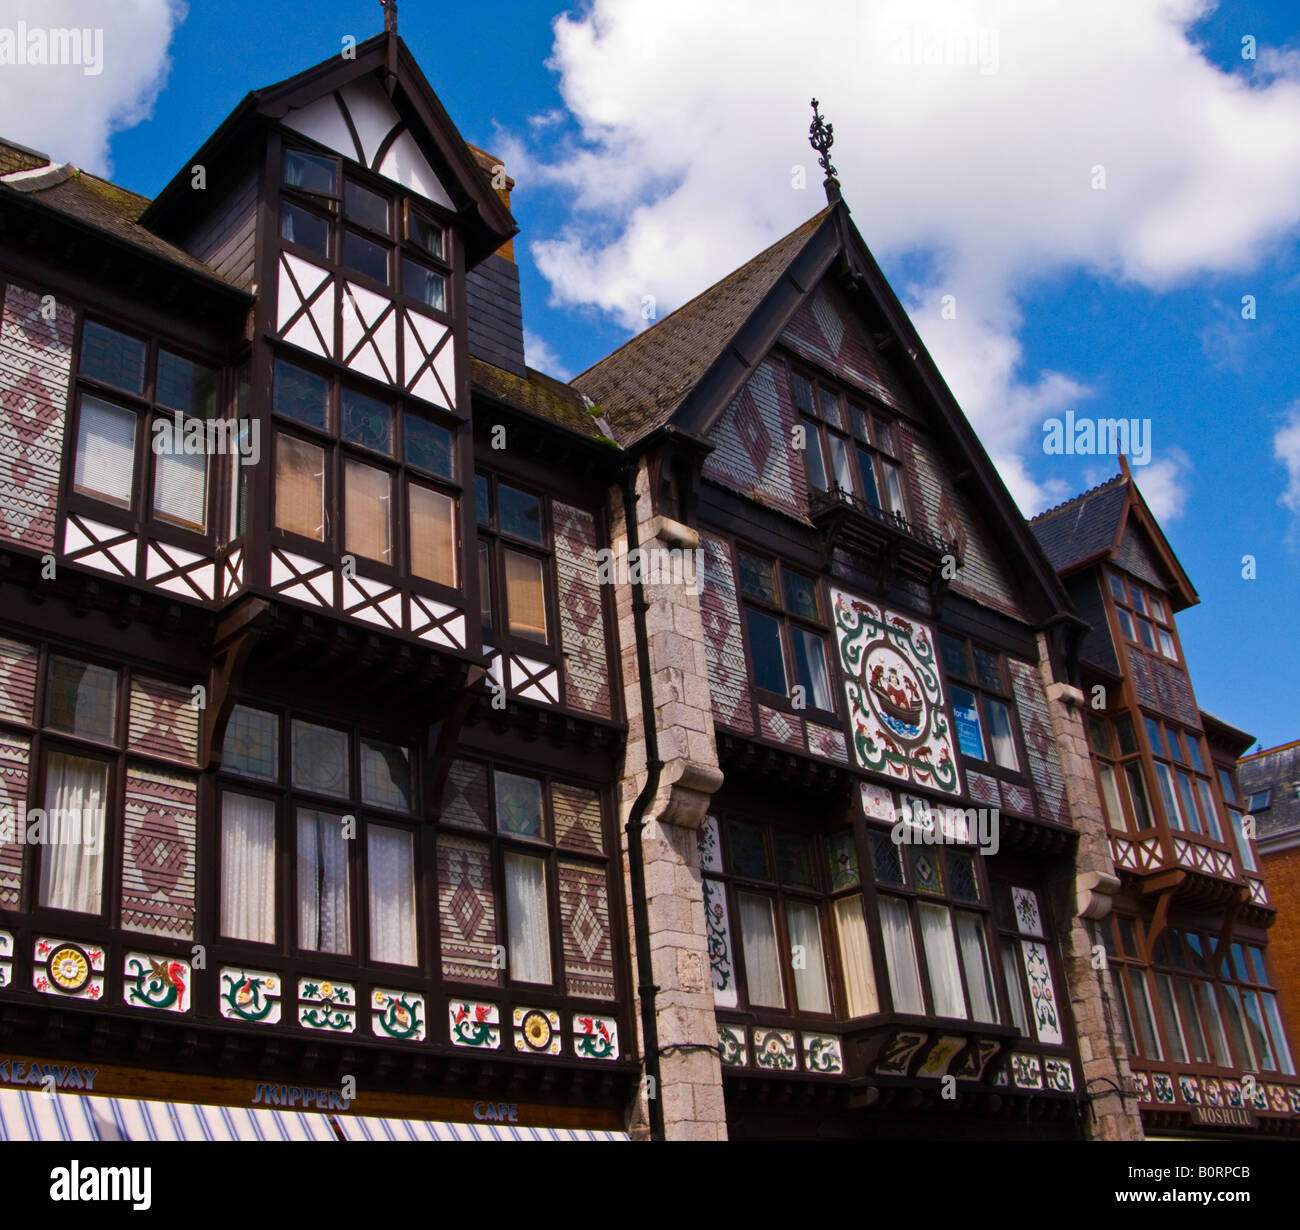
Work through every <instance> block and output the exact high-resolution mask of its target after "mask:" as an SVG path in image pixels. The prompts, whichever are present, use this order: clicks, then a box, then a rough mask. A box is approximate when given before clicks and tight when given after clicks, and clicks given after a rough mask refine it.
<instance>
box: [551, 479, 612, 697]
mask: <svg viewBox="0 0 1300 1230" xmlns="http://www.w3.org/2000/svg"><path fill="white" fill-rule="evenodd" d="M551 518H552V529H553V532H554V539H555V567H556V573H557V576H558V581H559V586H558V588H559V594H560V637H561V640H562V642H563V646H564V654H565V664H564V703H565V704H566V705H568V706H569V707H570V708H571V709H581V710H582V711H583V712H584V713H594V714H596V715H597V716H598V717H609V716H610V715H611V709H610V696H611V690H610V687H609V659H608V655H607V653H606V649H605V617H604V611H603V609H602V606H601V594H600V584H599V579H598V569H597V561H596V550H597V539H596V519H595V517H593V516H592V514H591V513H589V512H587V511H585V510H584V509H581V508H574V507H573V506H572V505H570V504H562V503H560V502H559V501H558V500H555V501H552V503H551Z"/></svg>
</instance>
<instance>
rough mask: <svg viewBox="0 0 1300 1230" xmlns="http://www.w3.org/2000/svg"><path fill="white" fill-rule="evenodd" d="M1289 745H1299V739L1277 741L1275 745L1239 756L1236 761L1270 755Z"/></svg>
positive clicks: (1282, 750) (1284, 749)
mask: <svg viewBox="0 0 1300 1230" xmlns="http://www.w3.org/2000/svg"><path fill="white" fill-rule="evenodd" d="M1289 747H1300V739H1292V740H1291V742H1290V743H1279V744H1278V745H1277V747H1265V748H1261V749H1260V750H1259V751H1258V752H1251V753H1250V755H1249V756H1242V757H1240V759H1238V761H1237V763H1238V764H1240V763H1241V762H1242V761H1243V760H1255V759H1258V758H1259V757H1260V756H1271V755H1272V754H1273V753H1274V752H1285V751H1286V750H1287V748H1289Z"/></svg>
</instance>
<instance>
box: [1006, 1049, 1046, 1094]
mask: <svg viewBox="0 0 1300 1230" xmlns="http://www.w3.org/2000/svg"><path fill="white" fill-rule="evenodd" d="M1011 1075H1012V1078H1013V1079H1014V1080H1015V1082H1016V1088H1017V1089H1041V1088H1042V1087H1043V1070H1042V1065H1041V1063H1040V1061H1039V1058H1038V1056H1037V1055H1012V1056H1011Z"/></svg>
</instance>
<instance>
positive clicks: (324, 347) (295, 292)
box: [275, 252, 335, 359]
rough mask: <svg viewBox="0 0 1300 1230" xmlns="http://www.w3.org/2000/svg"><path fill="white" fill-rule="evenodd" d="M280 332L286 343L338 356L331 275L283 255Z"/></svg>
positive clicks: (279, 306)
mask: <svg viewBox="0 0 1300 1230" xmlns="http://www.w3.org/2000/svg"><path fill="white" fill-rule="evenodd" d="M278 293H279V298H278V300H277V303H276V307H277V312H276V325H275V329H276V332H277V333H278V334H279V335H280V337H282V338H283V339H284V340H285V341H286V342H292V343H293V344H294V345H295V346H298V347H301V348H302V349H303V350H308V351H310V352H311V353H312V354H316V355H320V356H321V358H323V359H332V358H333V357H334V337H335V333H334V283H333V281H332V280H331V278H330V275H329V272H328V271H327V270H325V269H321V268H320V267H319V266H317V265H313V264H312V263H311V262H310V261H306V260H303V258H302V257H301V256H294V255H293V254H292V253H290V252H281V253H280V282H279V290H278Z"/></svg>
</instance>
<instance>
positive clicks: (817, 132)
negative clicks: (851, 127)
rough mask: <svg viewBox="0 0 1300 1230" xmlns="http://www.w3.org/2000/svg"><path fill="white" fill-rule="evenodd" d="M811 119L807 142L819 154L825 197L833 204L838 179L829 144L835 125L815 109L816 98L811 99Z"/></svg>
mask: <svg viewBox="0 0 1300 1230" xmlns="http://www.w3.org/2000/svg"><path fill="white" fill-rule="evenodd" d="M812 109H813V119H812V123H811V124H809V125H808V144H809V145H811V146H812V147H813V149H815V150H816V151H817V153H818V155H819V157H818V159H817V163H818V165H819V166H820V167H821V169H822V170H823V171H824V172H825V173H826V179H825V182H824V187H825V188H826V199H827V200H828V201H829V202H830V203H831V204H832V205H833V204H834V203H835V202H836V201H838V200H839V199H840V181H839V180H838V179H837V178H836V175H837V172H836V170H835V167H834V165H833V164H832V162H831V146H832V145H834V144H835V125H834V124H828V123H827V122H826V120H825V118H824V117H823V116H822V113H821V112H820V111H818V110H817V100H816V99H815V98H814V99H813V100H812Z"/></svg>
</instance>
